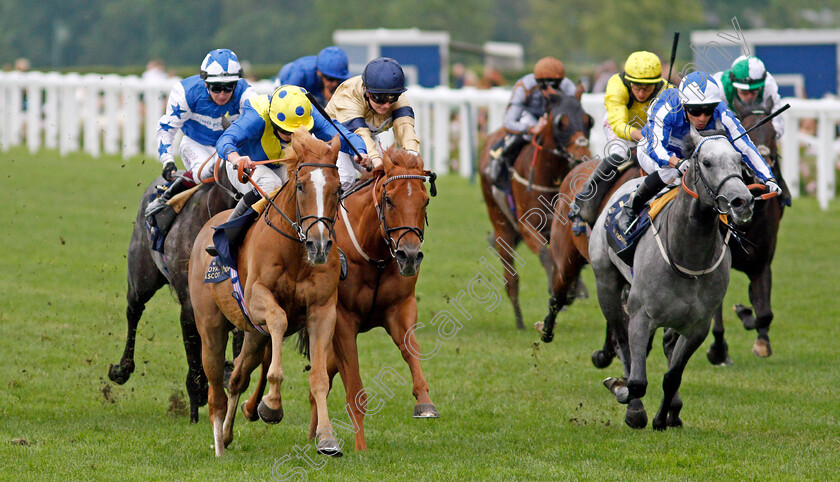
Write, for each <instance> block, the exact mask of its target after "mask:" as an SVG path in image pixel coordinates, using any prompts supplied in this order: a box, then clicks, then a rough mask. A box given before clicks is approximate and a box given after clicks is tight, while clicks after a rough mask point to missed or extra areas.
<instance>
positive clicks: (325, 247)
mask: <svg viewBox="0 0 840 482" xmlns="http://www.w3.org/2000/svg"><path fill="white" fill-rule="evenodd" d="M332 244H333V242H332V239H330V240H327V244H325V245H324V252H325V253H329V252H330V250H331V249H332Z"/></svg>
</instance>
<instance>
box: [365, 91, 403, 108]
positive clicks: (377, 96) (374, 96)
mask: <svg viewBox="0 0 840 482" xmlns="http://www.w3.org/2000/svg"><path fill="white" fill-rule="evenodd" d="M368 96H369V97H370V100H371V101H372V102H374V103H376V104H379V105H384V104H395V103H396V102H397V99H399V98H400V94H387V93H376V92H368Z"/></svg>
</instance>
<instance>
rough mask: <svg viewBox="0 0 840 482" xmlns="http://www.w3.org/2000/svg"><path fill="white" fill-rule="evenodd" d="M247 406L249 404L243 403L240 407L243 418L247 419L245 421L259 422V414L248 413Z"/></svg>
mask: <svg viewBox="0 0 840 482" xmlns="http://www.w3.org/2000/svg"><path fill="white" fill-rule="evenodd" d="M245 405H248V402H242V405H241V406H240V408H241V409H242V416H244V417H245V420H247V421H249V422H256V421H257V420H259V419H260V416H259V414H257V413H254V412H251V413H248V411H247V410H245Z"/></svg>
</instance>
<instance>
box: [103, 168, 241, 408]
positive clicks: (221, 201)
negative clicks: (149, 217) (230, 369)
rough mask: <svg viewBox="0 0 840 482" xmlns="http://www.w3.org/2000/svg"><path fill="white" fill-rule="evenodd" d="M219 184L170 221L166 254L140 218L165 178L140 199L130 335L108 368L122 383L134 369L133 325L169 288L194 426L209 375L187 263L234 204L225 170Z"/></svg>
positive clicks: (132, 248) (131, 251)
mask: <svg viewBox="0 0 840 482" xmlns="http://www.w3.org/2000/svg"><path fill="white" fill-rule="evenodd" d="M218 175H219V181H218V183H214V184H203V185H202V186H201V187H200V188H199V189H198V190H197V191H196V192H195V194H193V195H192V197H190V199H189V200H188V201H187V202H186V203H185V205H184V207H183V208H182V209H181V212H180V214H178V217H176V218H175V221H174V222H173V223H172V227H171V228H170V230H169V234H168V235H167V236H166V240H165V241H164V248H163V250H164V253H165V257H164V255H162V254H161V253H159V252H157V251H155V250H153V249H152V246H151V243H150V241H149V233H148V231H147V230H146V225H145V222H146V221H145V216H144V215H143V213H144V211H145V210H146V206H147V205H148V204H149V199H150V198H151V196H152V194H153V193H155V186H157V185H158V184H163V183H164V182H165V181H164V180H163V178H161V177H158V178H157V179H155V180H154V181H153V182H152V183H151V184H150V185H149V187H148V188H147V189H146V191H145V192H144V193H143V197H142V198H141V199H140V206H139V207H138V210H137V217H136V218H135V220H134V231H133V232H132V234H131V241H130V243H129V245H128V290H127V292H126V300H127V301H128V307H127V308H126V313H125V315H126V320H127V322H128V332H127V335H126V340H125V349H124V351H123V355H122V357H121V358H120V362H119V363H118V364H116V365H111V367H110V368H109V370H108V378H110V379H111V381H113V382H115V383H118V384H120V385H122V384H123V383H125V382H127V381H128V379H129V377H131V373H132V372H133V371H134V341H135V338H136V334H137V324H138V323H139V322H140V317H141V316H142V315H143V310H144V309H145V307H146V303H148V302H149V300H150V299H151V298H152V296H153V295H154V294H155V293H156V292H157V291H158V290H159V289H161V288H162V287H163V286H164V285H166V284H169V285H170V286H171V287H172V289H173V290H174V291H175V294H176V295H177V296H178V302H179V303H180V305H181V332H182V334H183V337H184V349H185V351H186V354H187V365H188V366H189V371H188V372H187V382H186V386H187V395H188V396H189V399H190V422H192V423H196V422H198V408H199V407H200V406H203V405H205V404H206V403H207V377H205V376H204V369H203V368H202V366H201V339H200V338H199V334H198V330H197V328H196V326H195V317H194V315H193V309H192V303H190V295H189V290H188V284H187V275H188V274H189V273H188V270H187V264H188V263H189V259H190V250H191V249H192V245H193V241H194V240H195V237H196V235H198V231H199V230H200V229H201V227H202V226H204V223H205V222H206V221H207V220H208V219H210V217H212V216H213V215H215V214H216V213H219V212H221V211H224V210H226V209H230V208H232V207H233V206H234V204H236V200H235V199H234V198H233V192H232V191H231V189H232V188H231V187H230V182H228V180H227V175H226V173H225V170H224V169H218Z"/></svg>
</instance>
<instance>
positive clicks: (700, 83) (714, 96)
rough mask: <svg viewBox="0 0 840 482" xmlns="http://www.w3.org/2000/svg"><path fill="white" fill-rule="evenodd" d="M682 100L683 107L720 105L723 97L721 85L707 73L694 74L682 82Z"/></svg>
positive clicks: (698, 72) (697, 72)
mask: <svg viewBox="0 0 840 482" xmlns="http://www.w3.org/2000/svg"><path fill="white" fill-rule="evenodd" d="M680 100H681V101H682V104H683V105H707V104H719V103H720V102H721V101H722V100H723V97H722V96H721V92H720V85H718V83H717V81H715V79H714V78H713V77H712V76H711V75H709V74H707V73H706V72H700V71H696V72H692V73H690V74H688V75H686V76H685V78H683V80H682V82H680Z"/></svg>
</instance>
